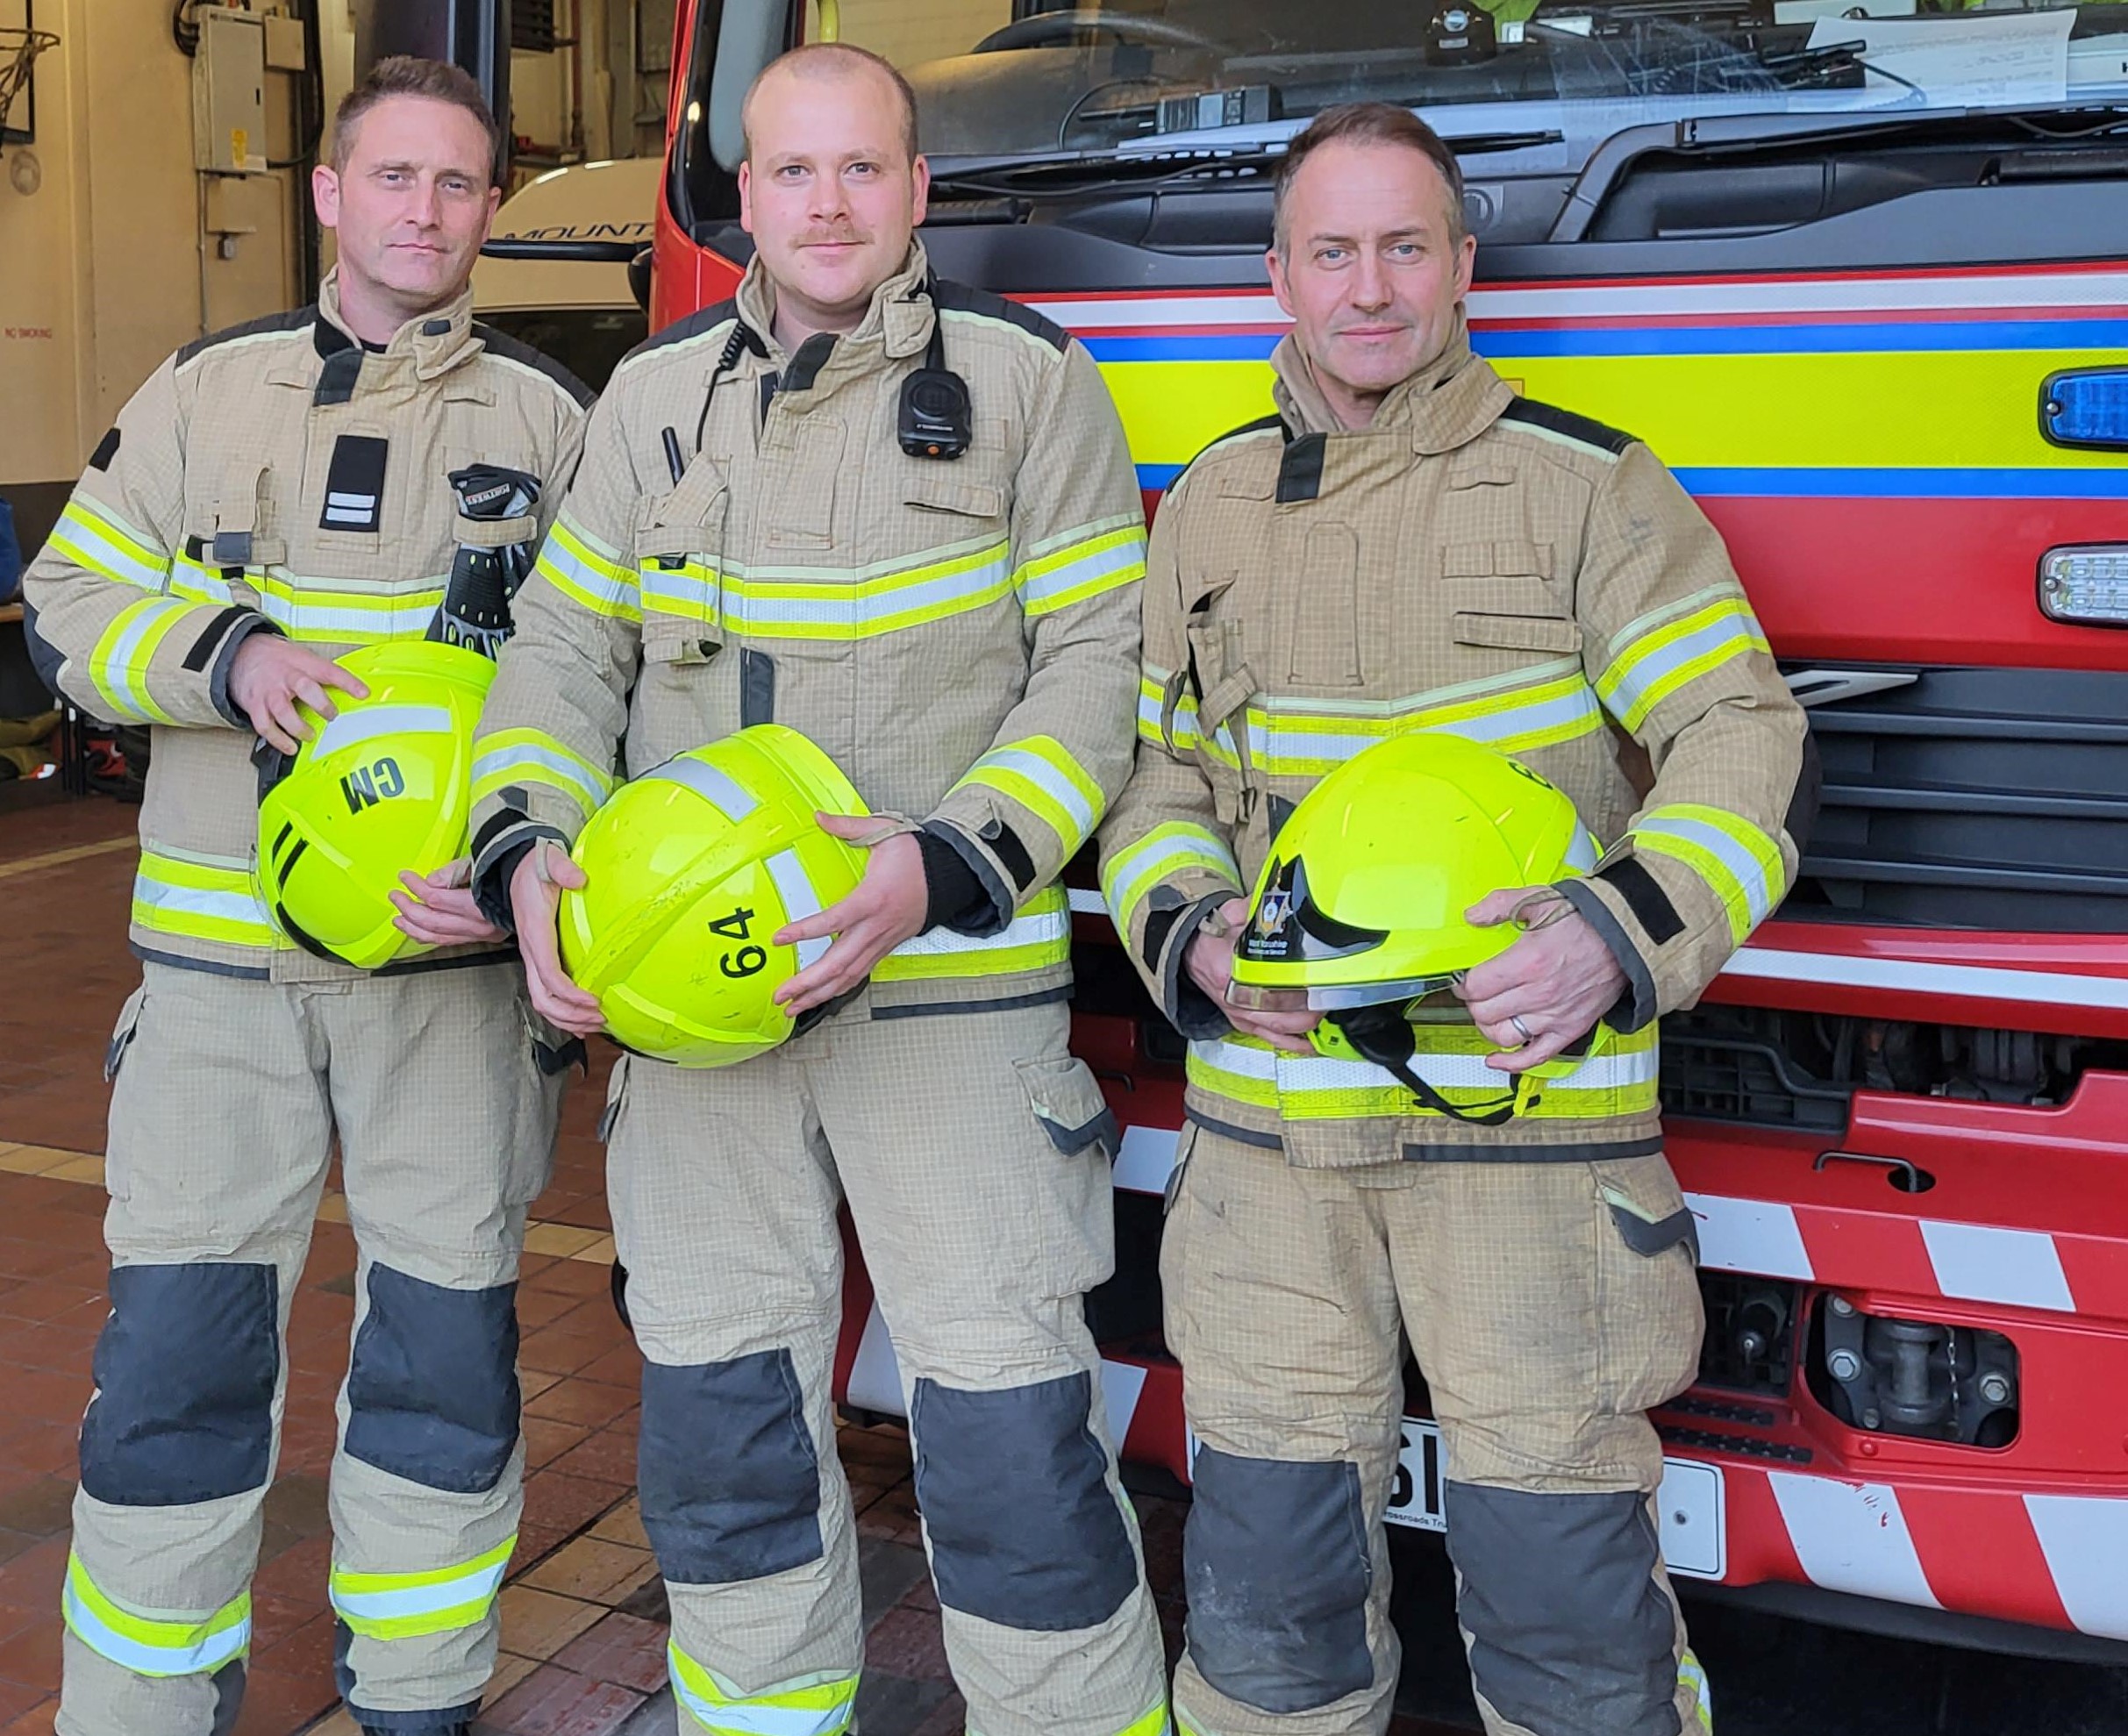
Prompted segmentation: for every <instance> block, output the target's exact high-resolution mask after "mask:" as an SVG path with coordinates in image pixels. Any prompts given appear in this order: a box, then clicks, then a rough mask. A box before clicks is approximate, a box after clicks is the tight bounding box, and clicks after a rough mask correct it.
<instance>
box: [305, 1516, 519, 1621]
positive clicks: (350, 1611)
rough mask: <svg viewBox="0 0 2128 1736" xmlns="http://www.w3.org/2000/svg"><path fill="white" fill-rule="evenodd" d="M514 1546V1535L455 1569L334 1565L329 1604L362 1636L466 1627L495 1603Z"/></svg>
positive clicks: (477, 1619) (478, 1618) (485, 1613)
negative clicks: (368, 1569) (362, 1569)
mask: <svg viewBox="0 0 2128 1736" xmlns="http://www.w3.org/2000/svg"><path fill="white" fill-rule="evenodd" d="M516 1547H518V1540H517V1538H516V1537H515V1536H514V1535H513V1536H512V1537H511V1538H510V1539H509V1540H508V1541H506V1542H503V1543H501V1544H498V1545H497V1546H496V1547H495V1548H493V1549H490V1550H489V1551H488V1552H487V1553H486V1554H482V1555H476V1556H475V1557H474V1558H473V1559H472V1560H471V1561H461V1562H460V1563H459V1564H458V1565H456V1566H455V1567H448V1568H421V1569H418V1570H417V1571H414V1572H411V1573H350V1572H349V1571H348V1570H347V1569H346V1568H342V1567H339V1566H338V1565H335V1566H334V1568H333V1569H332V1589H331V1597H332V1607H333V1609H334V1610H335V1611H338V1612H339V1617H340V1619H341V1620H343V1621H345V1622H346V1624H347V1625H348V1626H349V1627H351V1628H352V1629H353V1630H354V1632H357V1633H359V1634H361V1636H362V1637H363V1638H364V1639H366V1640H412V1639H416V1638H418V1637H419V1636H420V1635H422V1634H425V1633H448V1632H452V1631H453V1629H456V1628H461V1627H470V1626H472V1625H474V1624H475V1622H477V1621H480V1620H482V1619H483V1618H485V1617H486V1616H487V1613H488V1611H489V1609H490V1608H491V1607H492V1606H493V1605H494V1603H495V1594H496V1591H498V1590H500V1589H501V1587H502V1583H503V1570H504V1569H505V1568H508V1567H509V1565H510V1554H511V1550H513V1549H515V1548H516Z"/></svg>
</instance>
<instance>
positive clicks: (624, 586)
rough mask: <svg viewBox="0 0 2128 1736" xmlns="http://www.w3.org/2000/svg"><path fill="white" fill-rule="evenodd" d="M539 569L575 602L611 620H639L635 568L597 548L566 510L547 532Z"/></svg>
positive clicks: (640, 614)
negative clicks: (570, 521)
mask: <svg viewBox="0 0 2128 1736" xmlns="http://www.w3.org/2000/svg"><path fill="white" fill-rule="evenodd" d="M536 570H538V571H539V572H541V573H544V574H546V577H547V582H549V583H550V584H552V585H553V587H554V589H556V590H558V591H560V592H561V594H562V595H563V596H564V597H568V599H569V600H570V601H571V602H572V603H575V604H581V605H582V607H584V608H586V609H589V611H591V612H592V613H593V614H595V615H603V616H605V617H606V618H609V619H610V620H617V621H639V620H641V619H642V618H643V609H642V603H641V599H640V597H639V595H638V592H637V588H636V575H635V570H634V568H630V567H624V566H623V565H621V563H620V562H619V561H616V560H613V559H612V558H611V557H610V556H608V555H605V554H600V553H599V552H598V551H597V550H596V549H594V548H593V547H591V545H590V544H589V542H588V541H587V540H586V539H584V538H583V537H582V534H580V533H579V532H577V531H576V529H575V527H574V526H573V525H570V524H569V522H568V514H567V513H566V512H564V513H563V514H562V515H561V516H560V517H558V518H555V520H554V524H553V529H552V530H550V531H548V532H547V533H546V544H545V545H544V546H543V547H541V548H540V550H539V561H538V562H537V563H536Z"/></svg>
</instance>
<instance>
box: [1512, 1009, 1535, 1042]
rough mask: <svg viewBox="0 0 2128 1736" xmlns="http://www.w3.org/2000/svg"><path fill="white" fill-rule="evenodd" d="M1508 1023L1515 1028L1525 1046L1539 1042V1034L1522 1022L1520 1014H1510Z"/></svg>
mask: <svg viewBox="0 0 2128 1736" xmlns="http://www.w3.org/2000/svg"><path fill="white" fill-rule="evenodd" d="M1507 1022H1508V1023H1509V1024H1510V1025H1513V1026H1514V1027H1515V1034H1516V1035H1517V1036H1518V1037H1520V1038H1521V1039H1522V1040H1523V1042H1524V1043H1525V1044H1529V1043H1534V1042H1535V1041H1536V1040H1537V1033H1536V1032H1534V1031H1532V1030H1531V1029H1530V1027H1529V1026H1528V1025H1525V1024H1524V1023H1523V1022H1522V1015H1521V1014H1520V1013H1518V1012H1510V1014H1508V1016H1507Z"/></svg>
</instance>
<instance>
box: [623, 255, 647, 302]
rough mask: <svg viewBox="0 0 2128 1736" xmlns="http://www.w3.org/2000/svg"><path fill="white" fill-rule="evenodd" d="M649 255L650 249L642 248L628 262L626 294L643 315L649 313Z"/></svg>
mask: <svg viewBox="0 0 2128 1736" xmlns="http://www.w3.org/2000/svg"><path fill="white" fill-rule="evenodd" d="M650 255H651V249H650V248H648V247H644V248H642V249H640V250H639V252H638V253H637V254H636V256H635V257H634V258H633V259H632V260H630V261H628V293H629V294H630V295H632V296H634V297H635V304H636V305H637V306H638V307H639V308H641V309H642V310H643V311H644V312H645V313H648V312H649V311H650Z"/></svg>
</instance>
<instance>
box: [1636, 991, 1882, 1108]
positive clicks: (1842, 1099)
mask: <svg viewBox="0 0 2128 1736" xmlns="http://www.w3.org/2000/svg"><path fill="white" fill-rule="evenodd" d="M1713 1022H1714V1021H1713V1020H1712V1019H1710V1018H1707V1017H1705V1016H1703V1015H1702V1016H1696V1015H1694V1014H1691V1013H1682V1014H1678V1015H1676V1016H1675V1017H1674V1018H1669V1019H1666V1020H1664V1021H1663V1029H1662V1072H1661V1083H1660V1089H1661V1092H1662V1107H1663V1112H1664V1113H1665V1114H1667V1115H1694V1116H1698V1117H1700V1118H1703V1119H1705V1120H1710V1121H1742V1122H1747V1123H1749V1124H1750V1125H1753V1126H1755V1127H1796V1128H1808V1129H1816V1130H1817V1131H1820V1132H1827V1133H1838V1132H1840V1131H1841V1130H1842V1129H1843V1128H1845V1127H1846V1125H1847V1099H1848V1092H1847V1091H1846V1090H1845V1089H1842V1088H1841V1087H1839V1086H1838V1085H1829V1084H1826V1083H1825V1082H1824V1081H1822V1080H1817V1079H1813V1078H1810V1076H1809V1075H1806V1074H1804V1073H1803V1072H1801V1071H1800V1070H1799V1069H1798V1068H1797V1067H1796V1065H1795V1063H1794V1062H1793V1061H1791V1060H1790V1059H1789V1057H1788V1056H1786V1055H1784V1054H1782V1052H1781V1051H1780V1050H1779V1049H1778V1048H1776V1047H1775V1046H1774V1045H1773V1043H1771V1042H1767V1041H1760V1040H1758V1039H1755V1038H1752V1037H1747V1036H1743V1035H1732V1034H1729V1033H1727V1032H1722V1031H1719V1030H1710V1029H1708V1028H1707V1027H1708V1026H1709V1025H1710V1024H1712V1023H1713Z"/></svg>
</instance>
